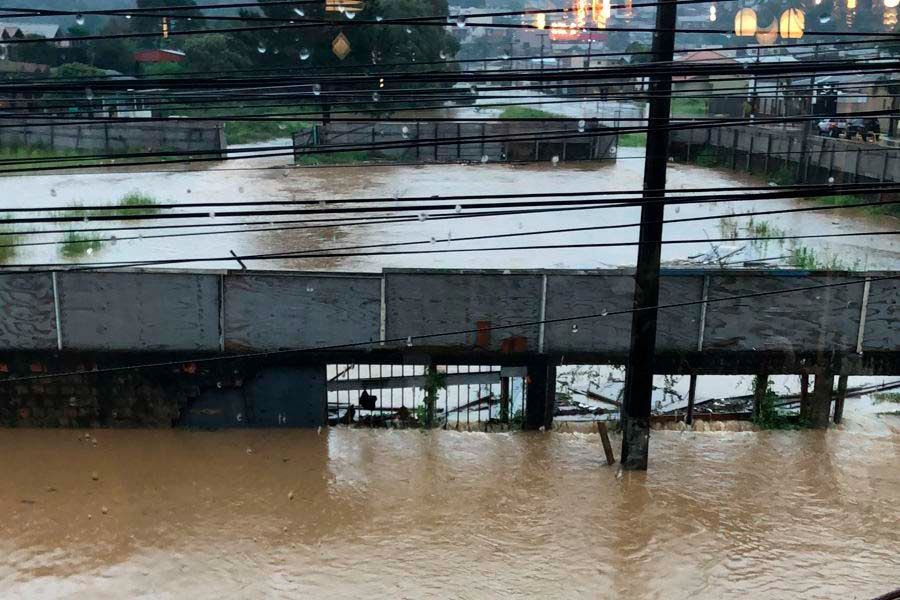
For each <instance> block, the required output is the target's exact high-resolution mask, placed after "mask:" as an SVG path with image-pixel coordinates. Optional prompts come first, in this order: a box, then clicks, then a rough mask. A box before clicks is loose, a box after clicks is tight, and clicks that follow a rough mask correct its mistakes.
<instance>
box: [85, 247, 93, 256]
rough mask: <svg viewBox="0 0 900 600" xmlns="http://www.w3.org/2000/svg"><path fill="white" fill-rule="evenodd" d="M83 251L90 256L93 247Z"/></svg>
mask: <svg viewBox="0 0 900 600" xmlns="http://www.w3.org/2000/svg"><path fill="white" fill-rule="evenodd" d="M84 252H85V254H87V255H88V256H90V255H91V254H93V253H94V249H93V248H88V249H87V250H85V251H84Z"/></svg>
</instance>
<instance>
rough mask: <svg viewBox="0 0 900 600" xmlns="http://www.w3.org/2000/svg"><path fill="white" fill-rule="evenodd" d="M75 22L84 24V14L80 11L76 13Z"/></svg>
mask: <svg viewBox="0 0 900 600" xmlns="http://www.w3.org/2000/svg"><path fill="white" fill-rule="evenodd" d="M75 23H76V24H77V25H84V15H82V14H80V13H79V14H77V15H75Z"/></svg>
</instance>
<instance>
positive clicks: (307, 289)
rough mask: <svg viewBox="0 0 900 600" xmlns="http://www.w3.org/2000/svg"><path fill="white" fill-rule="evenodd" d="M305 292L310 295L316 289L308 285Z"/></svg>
mask: <svg viewBox="0 0 900 600" xmlns="http://www.w3.org/2000/svg"><path fill="white" fill-rule="evenodd" d="M306 291H307V292H308V293H310V294H312V293H313V292H314V291H316V288H314V287H313V286H311V285H308V286H306Z"/></svg>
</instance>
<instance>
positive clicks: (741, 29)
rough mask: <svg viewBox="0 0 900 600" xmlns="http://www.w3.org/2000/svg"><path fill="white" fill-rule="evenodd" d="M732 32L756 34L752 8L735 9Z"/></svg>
mask: <svg viewBox="0 0 900 600" xmlns="http://www.w3.org/2000/svg"><path fill="white" fill-rule="evenodd" d="M848 1H849V0H848ZM853 1H854V2H855V1H856V0H853ZM734 34H735V35H737V36H738V37H753V36H754V35H756V11H754V10H753V9H752V8H742V9H741V10H739V11H737V14H736V15H734Z"/></svg>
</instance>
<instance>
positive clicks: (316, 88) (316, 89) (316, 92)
mask: <svg viewBox="0 0 900 600" xmlns="http://www.w3.org/2000/svg"><path fill="white" fill-rule="evenodd" d="M321 93H322V86H321V85H319V84H318V83H317V84H315V85H314V86H313V94H314V95H316V96H319V95H321Z"/></svg>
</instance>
